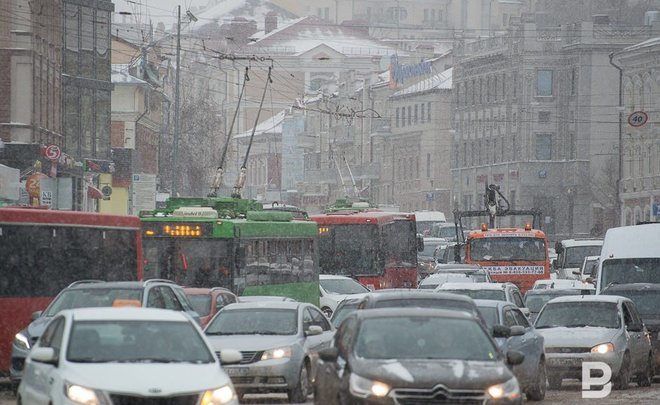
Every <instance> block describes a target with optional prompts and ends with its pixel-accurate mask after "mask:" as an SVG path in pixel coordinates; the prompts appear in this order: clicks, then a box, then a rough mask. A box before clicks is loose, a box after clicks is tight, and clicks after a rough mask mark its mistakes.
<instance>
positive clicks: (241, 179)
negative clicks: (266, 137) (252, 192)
mask: <svg viewBox="0 0 660 405" xmlns="http://www.w3.org/2000/svg"><path fill="white" fill-rule="evenodd" d="M272 72H273V66H272V65H271V66H269V67H268V77H267V78H266V83H265V84H264V92H263V93H262V94H261V102H260V103H259V109H258V110H257V116H256V118H255V119H254V126H253V127H252V133H251V134H250V141H249V142H248V147H247V151H245V158H244V159H243V165H242V166H241V172H240V173H239V175H238V179H237V180H236V184H235V185H234V191H233V192H232V193H231V196H232V198H241V190H242V189H243V186H244V185H245V179H246V178H247V160H248V157H249V156H250V149H252V140H253V139H254V133H255V132H256V131H257V124H258V123H259V115H261V108H262V107H263V105H264V99H265V98H266V90H267V89H268V84H269V83H272V82H273V78H272Z"/></svg>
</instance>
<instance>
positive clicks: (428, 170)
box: [426, 153, 431, 177]
mask: <svg viewBox="0 0 660 405" xmlns="http://www.w3.org/2000/svg"><path fill="white" fill-rule="evenodd" d="M426 177H431V154H430V153H427V154H426Z"/></svg>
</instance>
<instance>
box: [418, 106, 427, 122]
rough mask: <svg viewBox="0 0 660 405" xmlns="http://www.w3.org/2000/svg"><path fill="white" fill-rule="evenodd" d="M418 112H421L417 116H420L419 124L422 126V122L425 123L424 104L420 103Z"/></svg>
mask: <svg viewBox="0 0 660 405" xmlns="http://www.w3.org/2000/svg"><path fill="white" fill-rule="evenodd" d="M420 110H421V111H420V112H419V116H420V118H421V122H422V124H423V123H424V121H426V117H425V116H424V103H422V104H421V105H420Z"/></svg>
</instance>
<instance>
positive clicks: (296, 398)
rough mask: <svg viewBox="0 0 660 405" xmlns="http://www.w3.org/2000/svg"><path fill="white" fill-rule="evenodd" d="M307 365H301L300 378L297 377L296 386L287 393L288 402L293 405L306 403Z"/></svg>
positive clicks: (307, 392)
mask: <svg viewBox="0 0 660 405" xmlns="http://www.w3.org/2000/svg"><path fill="white" fill-rule="evenodd" d="M307 367H308V366H307V364H303V366H302V367H301V368H300V376H299V377H298V385H297V386H296V387H295V388H294V389H292V390H290V391H289V393H288V397H289V401H290V402H292V403H294V404H300V403H303V402H305V401H307V396H308V395H309V386H310V383H309V371H308V370H307Z"/></svg>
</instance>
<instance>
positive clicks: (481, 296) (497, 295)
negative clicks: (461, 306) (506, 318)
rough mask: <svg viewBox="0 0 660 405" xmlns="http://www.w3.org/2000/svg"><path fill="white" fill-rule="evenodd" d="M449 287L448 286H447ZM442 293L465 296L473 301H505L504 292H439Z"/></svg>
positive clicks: (452, 290) (454, 290)
mask: <svg viewBox="0 0 660 405" xmlns="http://www.w3.org/2000/svg"><path fill="white" fill-rule="evenodd" d="M447 287H449V286H447ZM439 292H443V293H453V294H460V295H467V296H468V297H470V298H472V299H475V300H496V301H506V294H505V293H504V290H468V289H465V290H460V289H451V290H444V289H442V290H439Z"/></svg>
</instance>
